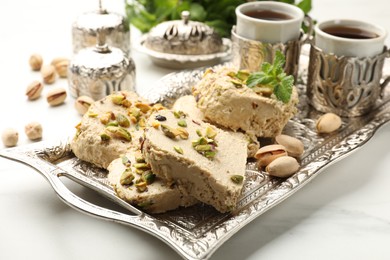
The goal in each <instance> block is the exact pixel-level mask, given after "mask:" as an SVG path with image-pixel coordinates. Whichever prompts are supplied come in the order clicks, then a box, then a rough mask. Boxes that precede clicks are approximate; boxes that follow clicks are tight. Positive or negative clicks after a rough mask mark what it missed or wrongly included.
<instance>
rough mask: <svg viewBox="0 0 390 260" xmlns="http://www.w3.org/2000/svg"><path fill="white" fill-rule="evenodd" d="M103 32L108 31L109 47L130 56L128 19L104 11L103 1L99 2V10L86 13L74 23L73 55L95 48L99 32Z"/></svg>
mask: <svg viewBox="0 0 390 260" xmlns="http://www.w3.org/2000/svg"><path fill="white" fill-rule="evenodd" d="M102 30H105V31H106V41H107V44H108V45H110V46H112V47H116V48H119V49H121V50H123V51H124V52H125V53H126V54H130V48H131V46H130V28H129V23H128V21H127V19H126V18H125V17H124V16H122V15H120V14H117V13H113V12H108V11H107V10H105V9H103V8H102V5H101V1H99V10H96V11H92V12H87V13H84V14H82V15H80V16H79V17H77V19H76V21H75V22H74V23H73V25H72V42H73V53H77V52H78V51H80V50H81V49H83V48H86V47H92V46H95V45H96V44H97V37H98V31H102Z"/></svg>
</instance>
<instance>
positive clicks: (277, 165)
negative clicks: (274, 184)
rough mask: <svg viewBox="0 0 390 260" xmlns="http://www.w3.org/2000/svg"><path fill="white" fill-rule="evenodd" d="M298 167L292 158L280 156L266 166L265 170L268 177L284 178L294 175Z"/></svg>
mask: <svg viewBox="0 0 390 260" xmlns="http://www.w3.org/2000/svg"><path fill="white" fill-rule="evenodd" d="M299 167H300V166H299V163H298V161H297V160H296V159H295V158H294V157H291V156H282V157H279V158H276V159H275V160H273V161H272V162H271V163H270V164H268V166H267V167H266V169H265V170H266V171H267V172H268V174H269V175H272V176H276V177H282V178H285V177H289V176H291V175H293V174H294V173H296V172H297V171H298V169H299Z"/></svg>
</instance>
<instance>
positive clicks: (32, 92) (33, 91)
mask: <svg viewBox="0 0 390 260" xmlns="http://www.w3.org/2000/svg"><path fill="white" fill-rule="evenodd" d="M42 90H43V85H42V83H41V82H40V81H38V80H34V81H33V82H31V83H30V84H29V85H28V86H27V89H26V96H27V97H28V99H29V100H35V99H37V98H39V97H40V96H41V93H42Z"/></svg>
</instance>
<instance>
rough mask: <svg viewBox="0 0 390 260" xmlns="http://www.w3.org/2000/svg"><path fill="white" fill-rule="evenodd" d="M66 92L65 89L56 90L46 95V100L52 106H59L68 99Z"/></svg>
mask: <svg viewBox="0 0 390 260" xmlns="http://www.w3.org/2000/svg"><path fill="white" fill-rule="evenodd" d="M66 96H67V94H66V90H65V89H64V88H55V89H52V90H50V91H49V92H48V93H47V95H46V100H47V102H48V103H49V105H50V106H58V105H61V104H62V103H64V101H65V99H66Z"/></svg>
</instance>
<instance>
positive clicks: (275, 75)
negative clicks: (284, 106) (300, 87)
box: [246, 51, 294, 103]
mask: <svg viewBox="0 0 390 260" xmlns="http://www.w3.org/2000/svg"><path fill="white" fill-rule="evenodd" d="M285 61H286V60H285V57H284V55H283V53H282V52H281V51H276V53H275V58H274V61H273V64H270V63H268V62H264V63H263V64H262V65H261V70H260V71H259V72H254V73H252V74H250V75H249V77H248V79H247V80H246V85H247V86H248V87H249V88H252V89H255V88H256V89H269V91H272V92H273V94H274V95H275V96H276V98H277V99H278V100H281V101H282V102H283V103H288V102H289V101H290V99H291V94H292V89H293V85H294V77H293V76H292V75H287V74H286V73H285V72H284V69H283V65H284V63H285Z"/></svg>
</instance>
